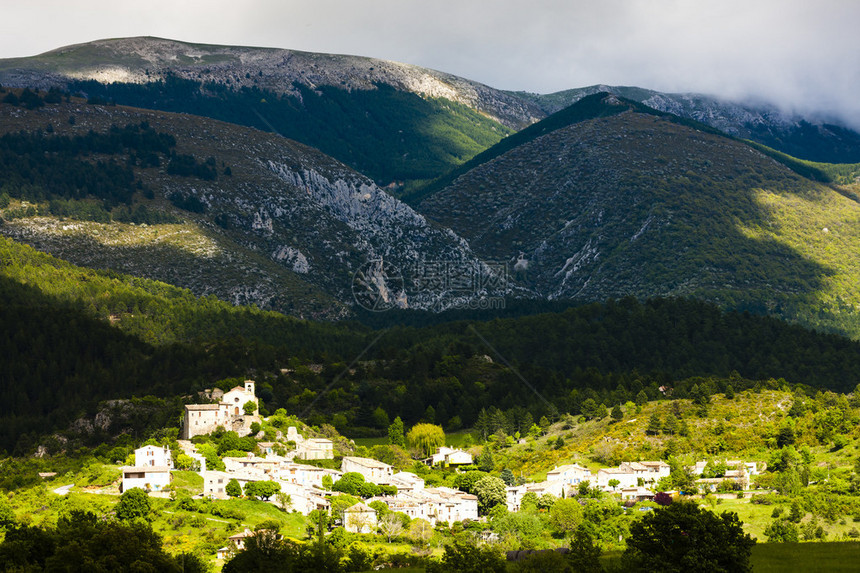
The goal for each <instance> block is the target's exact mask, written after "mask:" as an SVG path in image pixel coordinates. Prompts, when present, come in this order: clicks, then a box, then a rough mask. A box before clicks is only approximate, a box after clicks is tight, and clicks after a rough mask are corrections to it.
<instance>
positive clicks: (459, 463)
mask: <svg viewBox="0 0 860 573" xmlns="http://www.w3.org/2000/svg"><path fill="white" fill-rule="evenodd" d="M205 396H206V397H207V398H208V399H210V403H206V404H189V405H186V406H185V412H184V417H183V424H182V429H181V438H182V439H180V440H179V446H180V448H181V449H182V451H183V454H185V455H187V456H188V457H190V458H192V459H193V460H194V461H195V467H196V468H198V470H199V474H200V476H201V477H202V478H203V492H202V495H201V497H203V498H208V499H213V500H224V499H229V498H230V497H237V496H241V495H243V494H244V495H246V496H250V497H254V496H259V498H260V499H263V500H265V501H267V502H269V503H271V504H273V505H275V506H278V507H281V508H282V509H285V510H289V511H295V512H298V513H301V514H303V515H309V514H311V513H312V512H314V511H324V512H332V513H333V514H337V516H336V519H337V523H339V524H340V525H342V526H343V527H344V528H345V530H346V531H348V532H351V533H376V532H377V531H378V529H379V527H380V524H381V517H382V516H381V515H379V514H380V513H382V512H380V511H379V510H378V509H374V507H373V506H376V507H377V508H379V507H380V506H379V504H378V503H375V502H380V503H381V504H384V507H385V508H386V509H387V510H389V511H385V512H384V513H386V514H388V513H389V512H393V513H400V514H403V515H405V516H407V517H408V518H409V519H411V520H416V519H420V520H424V521H426V522H427V523H428V524H429V525H430V526H431V527H435V526H437V525H439V524H442V523H445V524H453V523H457V522H460V523H469V522H477V521H481V520H485V518H484V517H482V514H484V513H485V512H481V511H479V507H481V505H482V501H483V500H481V499H480V498H479V495H480V493H479V494H478V495H476V494H475V493H469V492H467V491H463V490H461V489H458V488H456V487H445V486H438V487H431V486H428V485H427V484H426V483H425V480H424V479H423V478H422V477H421V476H419V475H418V474H417V473H415V472H409V471H396V470H395V469H394V467H393V466H392V465H390V464H387V463H384V462H382V461H379V460H376V459H372V458H369V457H358V456H351V455H345V456H338V458H339V459H340V465H339V469H334V468H332V467H331V464H332V462H334V460H335V442H334V441H333V440H331V439H328V438H320V437H306V436H305V435H303V434H302V433H301V432H300V431H299V430H298V429H297V427H296V426H288V427H287V428H286V433H282V432H280V431H278V432H276V433H275V439H274V440H266V439H265V436H266V432H264V431H262V430H260V428H261V423H266V420H265V419H263V418H261V417H260V416H259V411H258V408H259V406H258V400H257V397H256V395H255V384H254V382H253V381H251V380H247V381H245V382H244V384H243V385H242V386H236V387H234V388H232V389H230V390H229V391H227V392H223V391H221V390H217V389H216V390H213V391H207V393H206V394H205ZM255 430H256V431H257V432H256V434H253V432H254V431H255ZM224 432H234V433H235V434H236V435H237V436H238V437H239V438H252V439H254V440H255V449H254V451H251V452H247V453H244V454H243V455H241V456H233V455H225V456H224V457H223V458H221V459H220V461H221V463H222V464H223V469H216V468H211V467H207V458H206V456H204V455H202V454H201V453H200V452H198V451H197V448H196V446H195V441H199V440H200V438H201V437H204V436H207V434H212V433H216V434H217V433H224ZM523 441H524V440H523ZM134 460H135V463H134V465H133V466H126V467H123V468H122V484H121V491H123V492H125V491H129V490H130V489H132V488H140V489H143V490H144V491H146V492H148V493H149V494H150V495H155V496H159V495H162V496H163V495H165V490H169V489H170V484H171V471H173V470H174V460H173V459H172V455H171V450H170V449H169V448H167V447H163V446H154V445H147V446H144V447H141V448H138V449H137V450H135V452H134ZM418 462H420V464H423V465H425V466H427V467H430V468H441V469H445V470H446V471H453V472H455V473H457V474H459V475H461V476H466V475H467V474H468V473H469V472H475V470H476V469H477V466H476V465H475V458H474V456H473V454H472V453H470V452H469V451H466V450H464V449H458V448H452V447H446V446H438V447H436V448H435V451H434V452H433V453H432V454H431V455H430V456H428V457H427V458H422V459H420V460H416V463H418ZM759 465H761V464H756V463H755V462H746V463H745V462H741V461H732V460H726V461H725V462H724V464H723V470H722V472H721V473H720V475H719V476H718V477H710V476H712V472H710V473H709V467H710V466H711V464H709V463H707V462H705V461H701V462H698V463H696V464H695V465H694V466H691V467H689V468H687V469H688V471H690V472H691V473H692V474H693V475H695V476H696V480H695V488H696V489H697V491H698V490H699V489H701V490H703V491H706V492H708V491H712V492H722V493H723V495H727V496H729V497H737V494H736V493H734V492H738V491H740V492H743V491H744V490H747V489H748V488H749V487H750V477H752V476H755V475H756V474H757V473H758V472H759V471H760V470H761V469H762V468H759V467H758V466H759ZM670 469H671V468H670V466H669V464H667V463H666V462H664V461H660V460H655V461H640V462H622V463H620V464H619V465H618V466H617V467H606V468H599V469H597V470H596V471H593V470H591V469H589V468H586V467H584V466H582V465H579V464H576V463H571V464H563V465H558V466H556V467H555V468H554V469H552V470H551V471H548V472H547V473H546V479H545V480H543V481H540V482H518V481H517V480H515V479H514V480H512V483H505V488H504V505H505V507H506V508H507V510H508V511H509V512H518V511H520V510H521V509H523V504H524V501H525V500H528V499H529V498H531V499H532V500H542V502H543V503H547V502H548V500H551V499H566V498H570V497H575V496H576V495H578V494H580V493H582V492H583V491H599V492H604V493H606V494H610V495H613V496H616V497H617V498H619V499H620V500H622V501H629V502H639V501H649V500H653V499H654V497H655V495H656V494H657V493H659V492H660V491H662V490H661V489H660V487H659V485H660V482H661V480H664V479H665V478H668V477H669V475H670ZM479 473H480V472H479ZM663 483H665V482H663ZM259 484H265V486H264V487H261V486H260V485H259ZM343 484H350V487H351V489H350V488H348V487H345V486H343ZM355 484H358V487H357V488H355V487H352V486H353V485H355ZM368 484H372V485H368ZM471 485H474V484H471ZM374 486H375V487H374ZM467 487H468V486H467ZM349 491H351V492H352V493H354V494H356V497H357V498H362V501H359V502H357V503H355V504H354V505H351V506H349V507H340V508H335V507H333V504H332V501H331V500H332V496H333V495H334V496H337V495H338V493H339V492H349ZM258 492H261V493H258ZM675 493H677V492H675ZM752 493H754V492H751V493H750V494H752ZM762 493H763V492H762ZM741 495H743V493H741ZM333 510H336V511H333ZM247 535H250V533H249V532H248V533H244V534H239V535H238V537H236V536H233V537H235V539H234V538H233V537H231V538H230V540H229V541H230V544H228V546H226V547H223V548H222V549H220V550H219V552H218V555H219V557H220V558H224V557H227V556H228V555H230V554H231V552H233V551H235V550H236V549H237V548H239V547H241V543H242V540H243V538H244V537H246V536H247Z"/></svg>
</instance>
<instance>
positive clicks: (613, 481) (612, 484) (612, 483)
mask: <svg viewBox="0 0 860 573" xmlns="http://www.w3.org/2000/svg"><path fill="white" fill-rule="evenodd" d="M607 484H608V485H609V487H611V488H612V491H615V488H616V487H618V486H619V485H621V482H620V481H619V480H617V479H611V480H609V481H608V482H607Z"/></svg>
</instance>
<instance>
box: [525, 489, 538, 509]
mask: <svg viewBox="0 0 860 573" xmlns="http://www.w3.org/2000/svg"><path fill="white" fill-rule="evenodd" d="M539 501H540V500H539V499H538V496H537V494H536V493H535V492H533V491H527V492H526V493H525V494H523V498H522V499H521V500H520V511H537V508H538V502H539Z"/></svg>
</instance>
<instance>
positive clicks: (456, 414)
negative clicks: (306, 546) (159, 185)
mask: <svg viewBox="0 0 860 573" xmlns="http://www.w3.org/2000/svg"><path fill="white" fill-rule="evenodd" d="M0 276H1V277H2V280H3V283H2V286H3V289H4V292H3V297H4V300H6V301H7V302H8V304H6V305H4V306H3V308H2V313H3V314H2V322H3V324H4V325H5V328H4V330H3V336H0V352H2V353H3V355H4V356H6V357H7V358H8V359H7V360H5V361H4V362H3V364H2V367H0V388H3V389H4V390H3V391H4V397H5V400H4V404H5V405H6V406H5V407H6V409H5V410H4V414H3V415H2V416H0V417H2V422H3V424H4V425H5V426H4V427H5V428H6V430H5V431H4V432H3V434H4V435H3V436H2V437H0V448H4V447H5V448H8V449H11V448H12V447H13V446H14V444H15V442H16V441H17V440H18V439H20V438H21V437H22V436H24V435H25V434H28V435H29V434H31V433H32V432H36V431H38V430H39V429H43V430H45V429H48V428H57V427H62V426H63V424H66V423H68V422H70V421H71V420H72V419H74V418H75V417H76V416H78V415H80V414H81V413H83V412H85V411H87V410H88V409H89V408H91V407H92V406H93V405H94V404H95V403H97V402H99V401H101V400H105V399H115V398H128V397H130V396H132V395H138V396H140V395H144V394H149V393H154V394H156V395H159V396H172V395H177V394H185V393H188V392H191V391H192V390H199V389H202V388H205V387H211V386H212V384H214V383H215V382H216V381H218V380H221V379H224V378H232V377H239V376H250V377H254V378H255V379H256V380H257V381H258V388H259V390H260V393H259V396H260V397H261V399H262V400H263V404H264V408H265V409H266V410H268V411H274V410H276V409H278V408H286V409H287V410H288V411H289V412H291V413H294V414H301V415H302V416H303V418H304V419H307V420H309V421H310V422H311V423H314V424H321V423H324V422H333V423H335V425H336V426H337V427H338V429H341V430H347V429H350V430H351V431H350V433H351V434H353V435H355V436H356V437H358V436H359V435H364V434H362V432H363V433H365V434H367V433H369V434H370V435H372V434H373V433H375V432H377V433H378V432H380V431H383V430H384V428H382V427H379V426H378V424H379V417H378V416H375V415H374V412H375V410H376V409H378V408H381V409H382V411H383V412H385V413H386V415H387V416H389V417H390V418H393V417H395V416H401V417H402V418H403V419H404V420H405V421H407V422H408V423H415V422H417V421H419V420H421V419H425V418H427V417H428V416H429V417H431V418H432V419H433V420H435V421H436V422H437V423H441V424H444V425H445V426H446V427H450V428H454V427H458V426H465V427H468V426H471V425H473V424H475V423H476V421H477V420H478V418H479V417H480V415H481V411H482V410H484V409H489V408H497V409H501V410H502V411H504V412H505V415H506V416H509V417H510V419H512V420H519V421H520V422H522V423H525V421H526V420H527V419H528V418H530V419H534V420H536V419H539V418H540V417H541V416H543V415H548V416H554V415H556V413H558V412H572V413H576V412H579V411H580V410H581V409H582V408H583V403H585V402H586V401H587V400H588V399H589V398H590V399H592V400H595V401H596V402H598V403H600V402H603V403H605V404H613V403H617V402H621V403H624V402H626V401H629V400H632V399H634V398H635V397H636V396H637V394H638V393H639V392H641V391H645V392H646V394H647V395H648V396H650V397H656V396H657V395H658V390H657V388H658V387H659V386H661V385H664V384H667V383H668V384H672V385H673V386H675V387H676V391H677V392H678V393H679V395H682V396H683V395H684V393H685V392H690V391H691V390H690V389H691V388H692V387H693V386H695V385H699V386H700V387H702V388H704V387H705V386H702V385H703V384H705V383H706V384H707V385H708V386H707V387H708V388H711V390H710V392H717V391H722V390H724V385H725V383H726V382H725V381H726V380H728V379H729V378H730V377H732V376H734V377H736V379H735V381H734V382H732V383H733V384H734V385H735V387H736V389H737V390H741V389H742V388H744V387H753V386H754V385H755V381H756V380H768V379H778V378H784V379H786V380H788V381H789V382H790V383H792V384H804V385H807V386H809V387H812V388H827V389H834V390H841V391H848V390H850V389H853V388H854V386H856V385H857V384H858V383H860V378H858V372H860V363H858V360H860V351H858V347H857V343H855V342H852V341H850V340H847V339H845V338H842V337H839V336H834V335H824V334H819V333H815V332H811V331H808V330H804V329H802V328H800V327H797V326H790V325H787V324H785V323H782V322H780V321H778V320H776V319H773V318H768V317H760V316H751V315H746V314H736V313H724V312H722V311H720V310H718V309H717V308H716V307H714V306H711V305H708V304H706V303H702V302H699V301H693V300H687V301H685V300H654V301H651V302H648V303H644V304H643V303H639V302H637V301H635V300H633V299H626V300H624V301H619V302H617V303H615V302H610V303H607V304H593V305H586V306H582V307H577V308H570V309H568V310H566V311H563V312H555V313H547V314H540V315H534V316H527V317H520V318H509V319H504V320H492V321H485V322H477V321H474V320H471V321H460V322H448V323H442V324H436V325H433V326H426V327H421V328H418V327H392V328H388V329H385V330H379V331H371V330H369V329H367V328H365V327H361V326H358V325H356V324H331V323H313V322H307V321H300V320H296V319H292V318H288V317H285V316H283V315H280V314H277V313H273V312H264V311H260V310H257V309H253V308H248V307H233V306H231V305H229V304H227V303H224V302H221V301H219V300H217V299H215V298H213V297H206V298H197V297H194V296H193V295H192V294H191V293H190V292H188V291H187V290H183V289H179V288H176V287H172V286H170V285H167V284H164V283H159V282H156V281H151V280H145V279H139V278H134V277H131V276H128V275H122V274H119V273H115V272H110V271H95V270H90V269H86V268H81V267H76V266H73V265H71V264H69V263H66V262H64V261H60V260H58V259H55V258H53V257H51V256H49V255H45V254H43V253H40V252H38V251H35V250H33V249H31V248H29V247H26V246H22V245H19V244H17V243H14V242H12V241H9V240H6V239H2V240H0ZM487 318H489V317H487ZM33 356H38V357H39V359H38V360H33V359H32V357H33ZM82 357H86V359H85V361H84V362H81V360H82ZM312 366H313V367H312ZM720 380H722V381H720ZM524 381H527V383H526V382H524ZM22 382H23V385H22ZM82 388H83V389H85V390H84V391H81V389H82ZM520 422H517V423H520ZM34 439H35V438H34V437H33V436H30V437H29V438H26V439H25V443H27V444H30V443H31V441H30V440H34ZM22 447H23V446H22Z"/></svg>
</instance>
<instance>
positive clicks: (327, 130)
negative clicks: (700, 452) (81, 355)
mask: <svg viewBox="0 0 860 573" xmlns="http://www.w3.org/2000/svg"><path fill="white" fill-rule="evenodd" d="M0 83H2V84H3V86H5V87H6V88H9V87H10V86H11V87H15V88H16V89H15V90H13V91H4V94H7V95H4V94H0V98H5V99H4V100H3V101H4V103H2V104H0V118H2V122H0V132H2V133H4V134H6V136H5V137H6V138H7V139H6V140H5V143H4V145H6V146H7V148H8V153H10V154H15V153H18V154H19V155H18V156H17V157H25V156H26V157H27V158H28V161H34V162H36V163H37V164H38V165H42V163H41V162H46V163H44V165H43V167H45V166H50V165H52V164H51V161H54V160H55V159H56V158H57V157H67V159H68V161H71V162H73V163H70V165H71V164H73V165H76V166H78V167H75V169H80V170H82V172H86V171H87V170H88V169H95V170H96V171H97V172H98V170H99V169H101V170H107V169H120V168H122V169H126V170H127V171H126V173H127V176H128V177H129V178H130V179H129V181H130V183H129V185H130V186H131V187H130V190H131V191H132V192H131V193H126V194H125V195H123V196H122V199H121V200H119V201H117V200H113V199H112V200H111V201H107V200H106V199H105V197H103V196H97V195H95V194H92V193H90V194H87V193H84V194H83V195H81V194H80V193H78V194H74V193H72V194H71V195H70V194H69V192H66V191H63V192H60V191H56V190H54V188H53V187H51V185H52V184H50V183H47V182H45V181H41V180H37V179H38V178H37V176H35V175H32V173H29V172H28V174H19V175H18V176H16V177H12V176H10V175H8V174H7V176H6V177H5V179H4V180H3V181H0V199H2V196H3V194H5V195H6V197H7V200H6V201H5V205H4V204H3V203H0V216H2V218H3V219H2V221H3V224H2V226H0V233H2V234H3V235H5V236H7V237H10V238H13V239H15V240H16V241H20V242H26V243H29V244H31V245H33V246H35V247H36V248H38V249H40V250H44V251H47V252H50V253H52V254H54V255H56V256H58V257H61V258H64V259H67V260H69V261H71V262H74V263H75V264H78V265H83V266H88V267H94V268H105V269H115V270H118V271H122V272H125V273H129V274H132V275H136V276H142V277H147V278H153V279H158V280H162V281H165V282H169V283H172V284H175V285H178V286H183V287H187V288H189V289H191V291H192V292H194V293H195V294H198V295H207V294H214V295H216V296H218V297H219V298H221V299H223V300H226V301H229V302H231V303H234V304H253V305H257V306H259V307H261V308H264V309H272V310H278V311H281V312H286V313H289V314H294V315H297V316H302V317H312V318H327V319H332V318H342V317H347V316H351V315H354V312H355V311H356V309H358V308H360V307H365V308H369V309H370V310H384V309H387V308H392V307H399V308H409V309H426V310H445V309H448V308H463V307H466V308H473V307H480V305H481V304H483V303H484V302H485V301H487V300H488V299H489V300H496V301H499V300H504V299H505V298H507V299H510V300H512V299H515V298H530V299H538V300H569V301H573V302H582V301H593V300H604V299H606V298H608V297H623V296H627V295H633V296H636V297H638V298H643V299H644V298H648V297H652V296H693V297H698V298H703V299H706V300H709V301H713V302H716V303H718V304H720V305H721V306H723V307H726V308H740V309H746V310H751V311H754V312H757V313H769V314H774V315H776V316H779V317H782V318H787V319H790V320H793V321H797V322H800V323H803V324H806V325H809V326H813V327H816V328H821V329H826V330H831V331H836V332H840V333H844V334H850V335H852V336H858V335H860V322H858V320H857V309H858V308H860V306H858V305H860V288H858V287H857V285H858V284H860V280H858V279H860V276H858V273H857V271H856V270H855V269H857V268H860V260H857V259H858V257H860V255H858V254H857V253H856V251H857V249H856V248H855V245H856V240H857V237H856V234H857V231H856V228H857V224H856V223H857V220H858V215H860V204H858V200H857V195H856V191H857V185H856V175H857V172H858V169H857V168H856V167H857V166H854V165H829V164H825V163H816V164H813V163H811V162H810V161H803V159H805V160H816V161H820V162H827V163H837V162H841V163H851V162H855V161H860V136H858V134H857V133H856V132H854V131H852V130H851V129H849V128H848V127H847V126H844V125H839V124H837V123H836V122H834V121H832V120H830V121H823V120H820V119H813V118H802V117H796V116H793V115H791V114H786V113H783V112H780V111H778V110H776V109H775V108H773V107H769V106H754V105H752V104H748V103H739V102H721V101H719V100H717V99H714V98H709V97H706V96H697V95H690V94H681V95H679V94H661V93H658V92H653V91H650V90H645V89H640V88H613V87H606V86H594V87H590V88H583V89H577V90H571V91H568V92H560V93H558V94H550V95H545V96H538V95H533V94H524V93H510V92H504V91H501V90H495V89H493V88H490V87H488V86H484V85H481V84H478V83H476V82H471V81H469V80H465V79H462V78H457V77H455V76H451V75H449V74H444V73H441V72H435V71H432V70H427V69H424V68H419V67H416V66H410V65H406V64H397V63H393V62H384V61H381V60H375V59H371V58H361V57H356V56H335V55H325V54H309V53H302V52H295V51H290V50H277V49H262V48H242V47H229V46H203V45H195V44H186V43H182V42H175V41H170V40H161V39H155V38H130V39H120V40H104V41H99V42H92V43H89V44H81V45H77V46H70V47H67V48H61V49H58V50H55V51H52V52H48V53H46V54H42V55H40V56H36V57H33V58H19V59H14V60H0ZM24 88H31V89H27V90H25V89H24ZM36 88H38V89H40V90H43V91H41V92H39V93H36V94H35V96H34V95H33V92H32V91H31V90H32V89H36ZM51 88H53V89H54V91H53V92H47V93H46V92H45V91H44V90H49V89H51ZM63 93H65V94H66V95H58V94H63ZM51 94H53V95H51ZM69 94H76V96H77V97H70V95H69ZM34 97H35V99H33V98H34ZM36 100H38V103H37V101H36ZM28 102H30V103H28ZM132 105H133V106H136V107H131V106H132ZM144 108H145V109H144ZM176 112H183V113H176ZM822 117H826V114H822ZM128 126H131V127H128ZM134 126H137V127H134ZM126 128H128V129H126ZM124 129H125V131H123V130H124ZM22 131H23V132H25V133H28V134H33V135H32V139H26V140H24V139H20V138H22V137H23V136H22V135H20V134H21V132H22ZM132 132H134V133H138V132H140V133H144V134H146V136H147V137H150V136H151V137H156V136H158V137H162V138H165V141H166V140H167V139H166V138H173V140H174V141H175V145H173V146H172V147H171V146H169V145H168V146H166V147H164V148H163V149H160V150H158V151H151V150H149V149H142V148H137V147H134V145H137V144H135V143H130V142H127V141H125V140H124V139H123V137H125V135H124V134H126V135H127V134H130V133H132ZM273 132H274V133H273ZM90 133H93V134H94V135H93V136H92V137H93V138H98V137H105V138H108V139H110V138H111V137H112V136H111V134H116V138H115V139H116V141H118V142H119V143H116V147H115V148H111V149H101V148H98V149H95V150H94V149H90V148H86V149H84V147H86V145H85V139H86V137H88V134H90ZM152 134H156V135H152ZM64 137H65V138H68V141H70V142H73V143H71V144H69V145H73V146H75V145H76V146H78V147H75V148H74V151H73V152H68V151H65V152H63V153H66V155H63V153H59V152H57V151H55V150H54V148H55V147H56V145H54V144H53V143H50V142H52V141H58V139H57V138H64ZM135 137H136V136H135ZM16 138H19V139H16ZM76 138H77V139H76ZM127 139H129V141H131V139H133V138H131V136H128V137H127ZM748 139H749V140H752V141H754V142H758V144H753V143H751V142H749V141H746V140H748ZM24 141H26V143H27V145H29V146H30V148H27V149H29V151H28V150H27V149H25V148H26V146H25V145H24V143H22V142H24ZM63 141H65V140H63ZM46 142H48V143H46ZM51 145H54V147H51ZM763 145H766V146H769V147H767V148H766V147H763ZM33 146H35V148H36V151H34V150H33ZM39 146H42V147H39ZM45 146H47V147H45ZM81 146H84V147H81ZM22 149H23V150H24V151H22ZM28 153H29V154H30V155H27V154H28ZM786 154H788V155H786ZM55 155H56V156H57V157H55ZM790 155H793V156H794V157H790ZM9 157H13V155H10V156H9ZM153 157H154V159H153ZM796 158H800V159H796ZM20 162H21V161H18V163H20ZM111 166H113V167H111ZM37 171H38V170H37ZM94 176H95V175H94ZM28 177H29V179H28ZM401 199H403V200H401ZM142 208H143V209H145V211H141V209H142ZM141 212H145V213H147V214H148V216H147V217H138V218H137V220H132V219H133V217H130V216H129V215H128V214H129V213H141Z"/></svg>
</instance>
